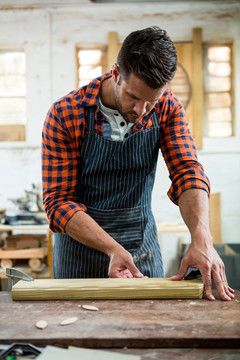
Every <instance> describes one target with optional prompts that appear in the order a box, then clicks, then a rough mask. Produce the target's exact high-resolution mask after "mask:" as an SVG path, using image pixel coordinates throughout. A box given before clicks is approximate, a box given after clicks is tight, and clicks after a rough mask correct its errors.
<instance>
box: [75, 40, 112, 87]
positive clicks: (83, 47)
mask: <svg viewBox="0 0 240 360" xmlns="http://www.w3.org/2000/svg"><path fill="white" fill-rule="evenodd" d="M81 50H100V51H103V58H104V64H103V65H102V73H103V74H104V73H106V72H107V71H108V68H107V50H108V45H107V44H96V43H95V44H94V43H93V44H77V45H76V47H75V57H76V87H77V88H79V81H80V78H79V66H80V63H79V58H78V53H79V51H81Z"/></svg>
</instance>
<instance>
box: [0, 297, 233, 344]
mask: <svg viewBox="0 0 240 360" xmlns="http://www.w3.org/2000/svg"><path fill="white" fill-rule="evenodd" d="M83 304H89V305H94V306H97V307H98V308H99V310H98V311H88V310H85V309H83V308H82V307H81V306H80V305H83ZM72 317H78V321H77V322H75V323H74V324H72V325H69V326H61V325H60V322H61V321H62V320H64V319H67V318H72ZM39 320H46V321H47V322H48V327H47V328H45V329H44V330H39V329H37V328H36V327H35V323H36V322H37V321H39ZM13 342H28V343H31V344H34V345H36V346H46V345H56V346H69V345H74V346H83V347H92V348H123V347H128V348H163V347H164V348H199V347H200V348H210V347H212V348H239V347H240V292H239V291H236V292H235V299H234V300H232V301H229V302H227V301H221V300H216V301H213V302H212V301H209V300H207V299H201V300H181V301H180V300H98V301H83V300H81V301H80V300H75V301H72V300H68V301H63V300H60V301H12V299H11V293H9V292H4V291H2V292H1V291H0V344H11V343H13Z"/></svg>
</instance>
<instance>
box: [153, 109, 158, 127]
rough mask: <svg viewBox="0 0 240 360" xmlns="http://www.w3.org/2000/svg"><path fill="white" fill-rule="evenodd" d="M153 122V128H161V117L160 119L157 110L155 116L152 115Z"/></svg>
mask: <svg viewBox="0 0 240 360" xmlns="http://www.w3.org/2000/svg"><path fill="white" fill-rule="evenodd" d="M152 120H153V126H154V127H159V117H158V113H157V110H154V112H153V115H152Z"/></svg>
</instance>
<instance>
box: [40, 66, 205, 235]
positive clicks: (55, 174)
mask: <svg viewBox="0 0 240 360" xmlns="http://www.w3.org/2000/svg"><path fill="white" fill-rule="evenodd" d="M110 76H111V72H110V73H108V74H104V75H103V76H101V77H99V78H97V79H94V80H93V81H91V82H90V83H89V84H88V85H87V86H84V87H82V88H80V89H77V90H75V91H72V92H70V93H69V94H68V95H66V96H65V97H63V98H61V99H60V100H58V101H57V102H55V103H54V104H53V105H52V107H51V108H50V110H49V112H48V114H47V117H46V120H45V123H44V126H43V133H42V180H43V201H44V206H45V209H46V212H47V216H48V218H49V223H50V228H51V229H52V230H53V231H54V232H61V233H64V232H65V226H66V224H67V222H68V221H69V219H70V218H71V217H72V216H73V214H74V213H75V212H77V211H79V210H82V211H86V206H85V205H84V204H79V203H77V202H76V200H75V187H76V185H77V181H78V171H79V167H80V154H81V148H82V145H83V142H84V138H85V134H86V128H87V114H88V109H89V107H90V106H96V112H95V131H96V133H98V134H99V135H101V136H103V122H104V121H106V119H105V117H104V115H103V114H102V113H101V112H100V111H99V108H98V97H99V91H100V86H101V82H102V81H103V80H105V79H107V78H108V77H110ZM153 111H157V113H158V115H159V126H160V129H161V131H160V139H159V140H160V141H159V144H160V149H161V151H162V154H163V157H164V159H165V162H166V164H167V167H168V170H169V173H170V179H171V181H172V183H171V187H170V189H169V191H168V196H169V198H170V199H171V200H172V201H173V202H174V203H175V204H177V203H178V198H179V197H180V195H181V194H182V193H183V192H184V191H185V190H187V189H190V188H199V189H203V190H205V191H207V192H208V193H209V192H210V184H209V180H208V178H207V177H206V175H205V174H204V170H203V167H202V165H201V164H200V163H199V162H198V160H197V153H196V148H195V145H194V141H193V139H192V137H191V135H190V132H189V128H188V124H187V122H186V118H185V113H184V110H183V108H182V106H181V104H180V103H179V101H178V100H177V99H176V98H175V97H174V96H173V94H172V93H171V92H170V91H169V90H168V89H167V90H166V91H165V92H164V94H163V96H162V97H161V98H160V99H159V101H158V102H157V104H156V105H155V107H154V109H153V110H152V111H151V112H150V113H149V114H148V116H145V117H144V118H142V119H141V120H140V121H139V122H138V123H136V124H134V126H133V128H132V132H137V131H142V130H145V129H147V128H150V127H152V126H153V123H152V119H151V117H152V114H153Z"/></svg>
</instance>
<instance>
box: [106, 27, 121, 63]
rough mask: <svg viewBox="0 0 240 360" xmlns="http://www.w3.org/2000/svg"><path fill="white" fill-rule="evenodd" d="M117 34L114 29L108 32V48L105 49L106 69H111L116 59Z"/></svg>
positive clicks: (117, 47)
mask: <svg viewBox="0 0 240 360" xmlns="http://www.w3.org/2000/svg"><path fill="white" fill-rule="evenodd" d="M118 49H119V46H118V34H117V32H116V31H111V32H109V33H108V50H107V64H108V70H110V69H112V66H113V64H114V63H115V62H116V60H117V55H118Z"/></svg>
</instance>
